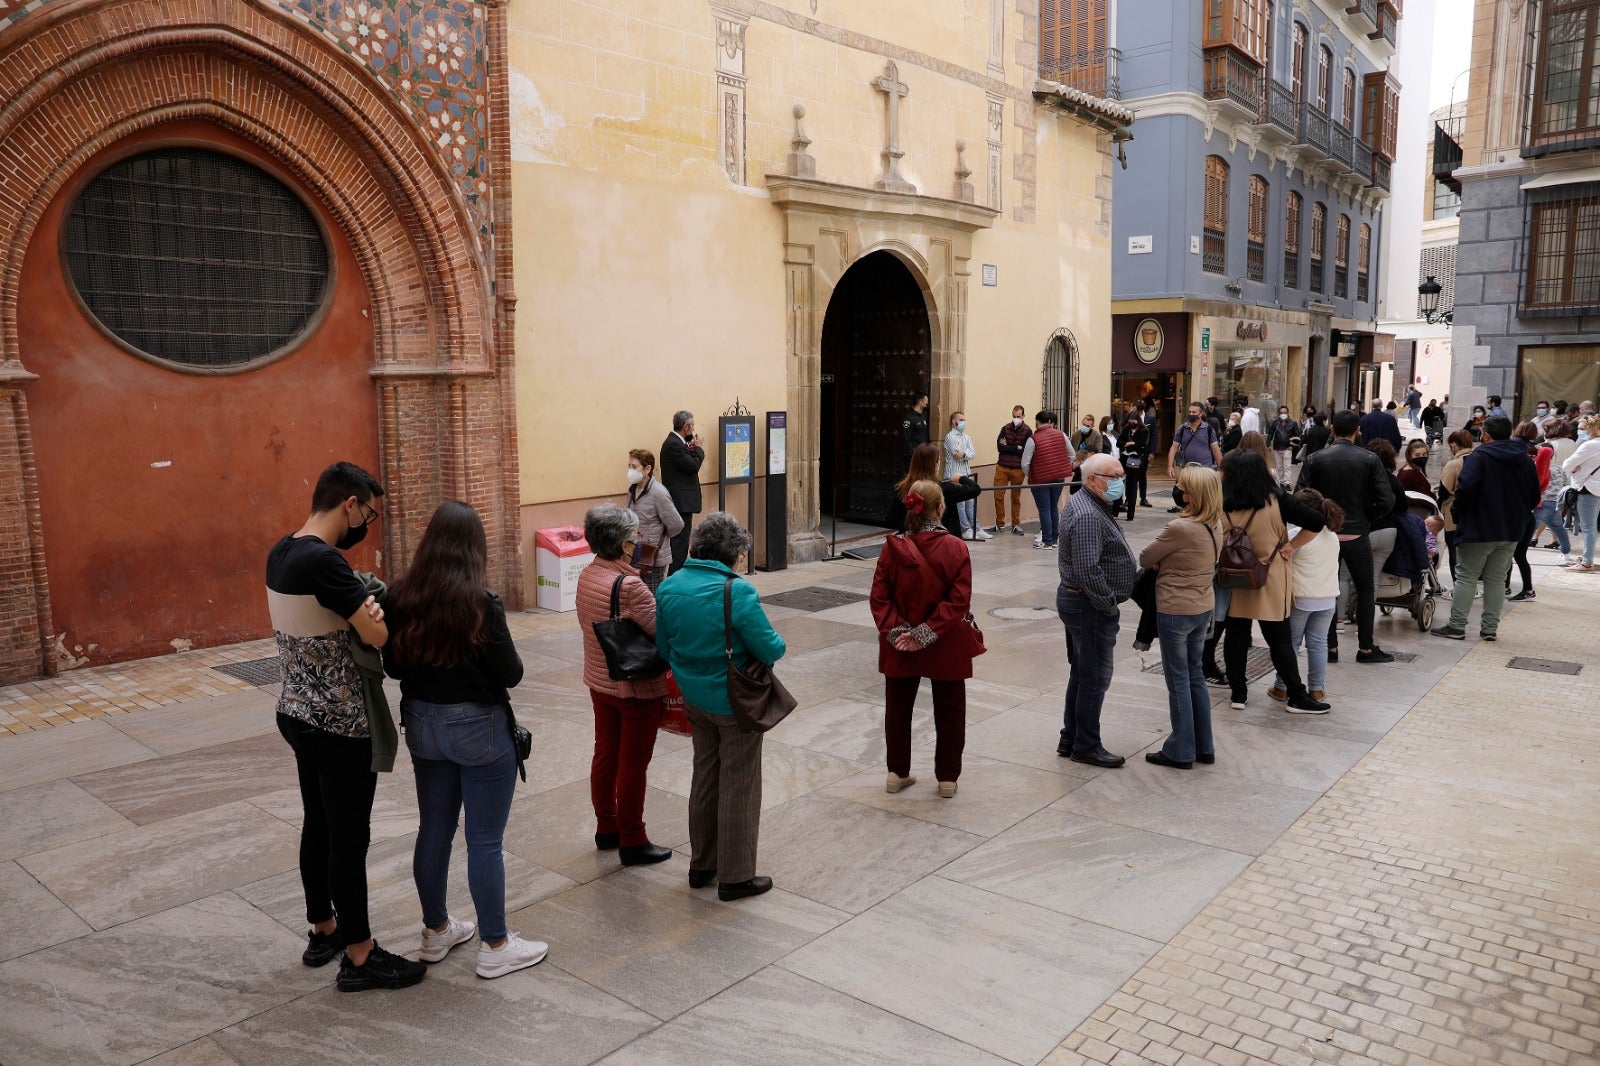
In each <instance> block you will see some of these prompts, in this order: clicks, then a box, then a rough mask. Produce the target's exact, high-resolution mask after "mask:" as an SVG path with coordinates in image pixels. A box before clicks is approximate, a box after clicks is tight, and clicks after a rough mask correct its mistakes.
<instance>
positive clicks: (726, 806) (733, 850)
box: [656, 511, 784, 900]
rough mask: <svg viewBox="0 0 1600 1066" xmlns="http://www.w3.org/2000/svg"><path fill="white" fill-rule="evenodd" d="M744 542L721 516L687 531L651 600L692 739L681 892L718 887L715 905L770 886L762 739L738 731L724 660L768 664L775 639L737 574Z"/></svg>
mask: <svg viewBox="0 0 1600 1066" xmlns="http://www.w3.org/2000/svg"><path fill="white" fill-rule="evenodd" d="M749 550H750V534H748V533H746V532H745V531H744V529H743V528H742V527H740V525H739V522H738V520H737V519H735V518H734V517H733V516H732V515H730V514H728V513H727V512H726V511H715V512H713V513H711V514H708V515H706V516H705V518H704V519H702V520H701V522H700V524H699V525H698V526H696V527H695V528H694V534H693V537H692V539H691V540H690V543H689V559H688V561H687V562H686V563H684V564H683V568H682V569H681V570H679V571H678V572H677V573H676V574H673V575H672V576H671V577H669V578H667V579H666V580H665V581H663V582H662V583H661V588H660V589H659V590H657V592H656V647H657V648H659V649H660V651H661V657H662V658H664V659H666V660H667V663H668V665H670V666H671V667H672V674H673V676H674V677H675V678H676V679H677V682H678V688H679V689H680V690H682V692H683V698H684V702H685V703H686V704H687V710H688V714H689V725H690V728H691V730H692V732H693V736H694V780H693V784H692V785H691V786H690V788H689V844H690V855H689V886H690V887H691V888H704V887H705V886H706V885H709V884H710V883H711V879H712V878H713V877H715V878H716V879H717V896H718V898H719V899H723V900H735V899H742V898H744V897H745V896H759V895H760V894H761V893H763V892H765V891H767V890H768V889H770V888H771V887H772V878H770V877H758V876H756V837H757V835H758V833H759V831H760V827H761V734H760V733H742V732H740V731H739V726H738V724H737V723H736V722H735V721H734V720H733V709H732V708H731V707H729V706H728V657H727V651H726V649H727V648H728V647H731V648H732V649H733V654H734V656H735V657H736V661H737V662H738V663H739V664H740V665H741V666H743V665H747V664H749V663H750V661H751V660H752V659H759V660H760V661H762V662H764V663H766V664H767V665H768V666H771V665H772V664H773V663H775V662H777V661H778V660H779V659H781V658H782V657H783V652H784V645H783V638H782V637H780V636H779V635H778V631H777V630H775V629H773V628H772V623H771V622H770V621H768V620H767V614H766V612H765V611H763V610H762V609H761V597H760V595H759V594H758V593H757V592H756V589H755V586H754V585H752V584H750V582H748V581H745V580H743V579H742V578H740V577H739V576H738V574H737V572H736V567H737V566H738V564H739V560H740V558H741V557H742V556H743V555H744V554H745V553H746V552H748V551H749ZM729 582H732V584H733V589H732V591H733V632H732V634H731V643H728V644H725V643H724V640H725V637H724V634H725V633H726V629H727V627H726V626H725V625H724V622H723V598H722V594H723V588H724V587H725V586H726V585H727V584H728V583H729Z"/></svg>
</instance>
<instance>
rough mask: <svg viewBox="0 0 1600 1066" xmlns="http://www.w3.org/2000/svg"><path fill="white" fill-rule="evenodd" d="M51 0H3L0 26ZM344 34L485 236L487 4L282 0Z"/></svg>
mask: <svg viewBox="0 0 1600 1066" xmlns="http://www.w3.org/2000/svg"><path fill="white" fill-rule="evenodd" d="M50 2H52V0H28V2H24V3H19V2H17V0H0V32H3V30H4V27H5V26H6V25H7V24H8V23H11V22H14V21H16V20H17V19H19V18H21V17H22V16H24V15H26V14H29V13H30V12H33V11H36V10H38V9H39V8H41V7H43V6H44V5H45V4H46V3H50ZM278 2H279V3H280V4H281V6H282V7H283V8H284V9H285V10H286V11H288V12H289V13H291V14H292V15H294V16H295V17H297V18H299V19H300V20H301V21H303V22H305V23H307V24H308V25H310V26H312V27H313V28H315V29H316V30H317V31H318V32H320V33H322V34H324V35H326V36H327V37H329V38H331V39H333V40H334V41H336V42H338V44H339V45H340V47H342V48H343V49H344V50H345V51H347V52H349V53H350V54H351V55H353V56H355V57H356V58H357V59H358V60H360V61H361V62H362V63H363V64H365V65H366V67H367V69H368V70H370V71H371V72H372V74H373V75H374V76H375V77H377V78H378V79H379V80H380V81H382V82H383V83H384V85H385V87H386V88H387V89H388V90H389V92H390V93H392V94H393V95H394V96H395V97H396V98H397V99H398V100H400V101H401V102H402V103H403V104H405V105H406V108H407V110H408V111H410V112H411V115H412V117H413V118H414V119H415V120H416V122H417V123H418V125H420V126H421V127H422V128H423V129H424V130H426V131H427V133H428V136H429V138H430V140H432V142H433V144H434V146H435V148H436V149H437V150H438V152H439V154H440V156H441V157H442V158H443V159H444V161H445V163H446V165H447V166H448V167H449V168H450V171H451V173H452V174H453V175H454V177H455V182H456V184H457V186H458V187H459V188H460V189H461V194H462V196H463V197H464V198H465V200H466V204H467V210H468V211H469V213H470V214H471V216H472V224H473V227H474V229H475V230H476V232H477V236H478V238H479V240H480V241H481V242H482V243H483V245H484V246H485V252H486V253H487V250H488V248H487V246H488V244H489V241H490V238H491V236H492V223H491V220H492V219H493V217H494V212H493V210H492V206H493V205H492V202H491V200H492V189H491V186H490V184H489V175H488V162H489V160H488V144H489V111H488V92H489V66H488V64H489V57H488V54H487V38H488V27H489V17H488V10H487V9H486V8H485V6H484V5H483V4H482V3H478V2H475V0H278Z"/></svg>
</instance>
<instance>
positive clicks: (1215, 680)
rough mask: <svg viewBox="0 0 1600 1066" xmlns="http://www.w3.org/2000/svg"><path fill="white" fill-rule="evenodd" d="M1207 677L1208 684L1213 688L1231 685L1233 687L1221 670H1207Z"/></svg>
mask: <svg viewBox="0 0 1600 1066" xmlns="http://www.w3.org/2000/svg"><path fill="white" fill-rule="evenodd" d="M1205 678H1206V684H1208V685H1210V686H1211V687H1212V688H1229V687H1231V686H1230V685H1229V683H1228V679H1227V678H1226V677H1223V676H1222V673H1221V671H1218V670H1206V671H1205Z"/></svg>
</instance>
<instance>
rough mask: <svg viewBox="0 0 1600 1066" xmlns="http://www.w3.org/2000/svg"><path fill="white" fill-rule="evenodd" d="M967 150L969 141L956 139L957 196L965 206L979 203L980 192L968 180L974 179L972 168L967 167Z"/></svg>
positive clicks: (960, 138)
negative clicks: (965, 154)
mask: <svg viewBox="0 0 1600 1066" xmlns="http://www.w3.org/2000/svg"><path fill="white" fill-rule="evenodd" d="M966 150H967V141H966V138H964V137H958V138H956V196H955V198H956V199H957V200H960V201H961V202H962V203H964V204H975V203H977V202H978V191H977V190H976V189H974V188H973V187H972V182H970V181H968V180H967V179H968V178H970V177H972V168H971V167H969V166H967V161H966V159H965V158H964V155H963V153H965V152H966Z"/></svg>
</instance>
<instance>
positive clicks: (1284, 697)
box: [1267, 685, 1289, 703]
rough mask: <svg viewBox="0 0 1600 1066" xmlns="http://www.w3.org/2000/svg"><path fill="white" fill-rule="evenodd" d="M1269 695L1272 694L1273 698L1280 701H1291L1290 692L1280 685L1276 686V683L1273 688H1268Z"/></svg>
mask: <svg viewBox="0 0 1600 1066" xmlns="http://www.w3.org/2000/svg"><path fill="white" fill-rule="evenodd" d="M1267 695H1269V696H1271V697H1272V698H1273V699H1275V700H1277V701H1278V702H1279V703H1288V702H1289V694H1288V693H1287V692H1285V691H1284V690H1283V689H1281V688H1279V687H1278V686H1276V685H1274V686H1272V687H1271V688H1269V689H1267Z"/></svg>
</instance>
